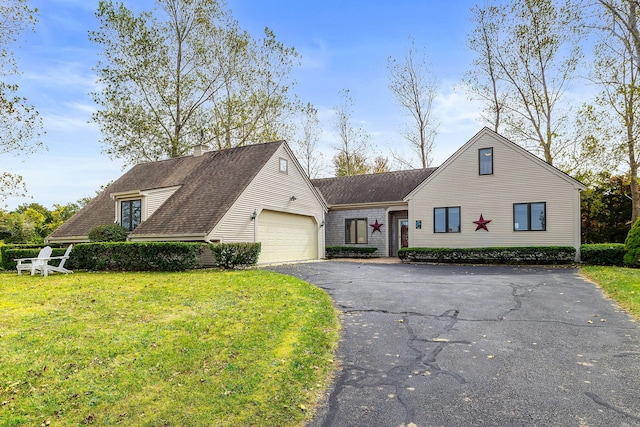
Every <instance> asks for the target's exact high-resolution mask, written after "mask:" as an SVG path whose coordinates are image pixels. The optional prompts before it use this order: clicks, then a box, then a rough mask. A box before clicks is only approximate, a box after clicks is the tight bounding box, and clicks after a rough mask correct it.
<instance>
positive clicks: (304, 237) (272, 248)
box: [257, 211, 318, 263]
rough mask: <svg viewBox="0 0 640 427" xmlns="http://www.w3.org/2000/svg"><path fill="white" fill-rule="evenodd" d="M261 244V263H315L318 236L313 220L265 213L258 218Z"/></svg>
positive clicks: (269, 212) (306, 217)
mask: <svg viewBox="0 0 640 427" xmlns="http://www.w3.org/2000/svg"><path fill="white" fill-rule="evenodd" d="M257 237H258V241H260V242H261V243H262V251H261V253H260V260H259V261H260V262H261V263H267V262H284V261H302V260H309V259H316V258H317V255H318V243H317V238H318V233H317V231H316V223H315V221H314V219H313V218H312V217H309V216H303V215H294V214H288V213H283V212H275V211H263V212H262V213H260V215H259V216H258V236H257Z"/></svg>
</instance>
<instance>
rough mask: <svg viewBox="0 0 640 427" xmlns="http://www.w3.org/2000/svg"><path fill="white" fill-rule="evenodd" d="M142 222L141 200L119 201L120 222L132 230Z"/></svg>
mask: <svg viewBox="0 0 640 427" xmlns="http://www.w3.org/2000/svg"><path fill="white" fill-rule="evenodd" d="M141 222H142V200H140V199H137V200H124V201H122V202H120V224H121V225H122V226H123V227H124V228H126V229H127V231H133V230H135V228H136V227H137V226H138V225H140V223H141Z"/></svg>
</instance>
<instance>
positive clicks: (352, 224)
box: [344, 218, 369, 244]
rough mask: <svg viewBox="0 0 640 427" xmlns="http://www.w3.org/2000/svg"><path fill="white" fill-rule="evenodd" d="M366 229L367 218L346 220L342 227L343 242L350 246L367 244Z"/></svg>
mask: <svg viewBox="0 0 640 427" xmlns="http://www.w3.org/2000/svg"><path fill="white" fill-rule="evenodd" d="M368 228H369V227H368V225H367V218H352V219H346V220H345V227H344V236H345V238H344V242H345V243H352V244H357V243H361V244H366V243H368V239H367V237H368V233H367V231H368V230H367V229H368Z"/></svg>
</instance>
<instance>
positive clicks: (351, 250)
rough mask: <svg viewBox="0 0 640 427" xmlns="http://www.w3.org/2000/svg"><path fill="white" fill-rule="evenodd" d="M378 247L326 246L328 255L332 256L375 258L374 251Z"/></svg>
mask: <svg viewBox="0 0 640 427" xmlns="http://www.w3.org/2000/svg"><path fill="white" fill-rule="evenodd" d="M377 250H378V248H367V247H362V246H327V247H326V248H325V253H326V257H327V258H328V259H332V258H375V257H377V255H374V253H375V252H376V251H377Z"/></svg>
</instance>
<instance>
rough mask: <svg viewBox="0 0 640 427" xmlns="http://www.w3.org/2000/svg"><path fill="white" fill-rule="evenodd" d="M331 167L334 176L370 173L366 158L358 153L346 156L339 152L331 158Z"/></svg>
mask: <svg viewBox="0 0 640 427" xmlns="http://www.w3.org/2000/svg"><path fill="white" fill-rule="evenodd" d="M333 167H334V169H335V173H336V176H352V175H364V174H366V173H369V171H370V167H369V164H368V163H367V159H366V157H364V156H362V155H360V154H358V153H352V154H351V155H350V156H347V154H346V153H344V152H339V153H338V154H336V155H335V156H334V157H333Z"/></svg>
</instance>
